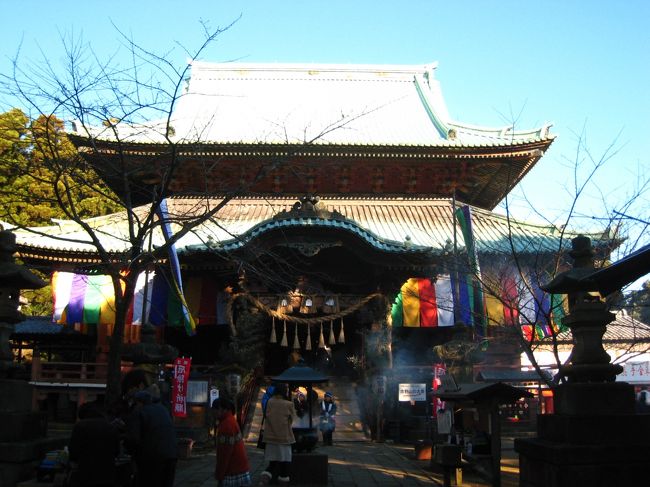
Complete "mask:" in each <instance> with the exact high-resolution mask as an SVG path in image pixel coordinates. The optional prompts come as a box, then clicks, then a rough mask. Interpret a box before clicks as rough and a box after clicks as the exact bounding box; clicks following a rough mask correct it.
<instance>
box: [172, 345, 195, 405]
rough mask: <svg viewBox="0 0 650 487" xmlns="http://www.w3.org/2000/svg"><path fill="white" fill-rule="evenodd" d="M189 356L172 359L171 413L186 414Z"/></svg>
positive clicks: (190, 361)
mask: <svg viewBox="0 0 650 487" xmlns="http://www.w3.org/2000/svg"><path fill="white" fill-rule="evenodd" d="M191 365H192V359H191V358H177V359H176V360H174V381H173V383H172V414H173V415H174V416H178V417H181V418H184V417H185V416H187V380H188V378H189V376H190V366H191Z"/></svg>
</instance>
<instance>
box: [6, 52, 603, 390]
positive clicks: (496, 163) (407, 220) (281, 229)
mask: <svg viewBox="0 0 650 487" xmlns="http://www.w3.org/2000/svg"><path fill="white" fill-rule="evenodd" d="M436 69H437V66H436V65H435V64H433V65H425V66H401V65H381V66H376V65H310V64H296V65H292V64H286V65H285V64H244V63H224V64H216V63H207V62H195V63H193V64H192V66H191V76H190V78H189V80H188V81H187V86H186V87H185V91H184V92H183V94H182V95H181V96H180V98H179V99H178V101H177V106H176V108H175V110H174V112H173V113H172V116H171V118H170V120H169V121H167V120H160V121H157V120H152V121H150V122H147V123H141V124H135V125H134V124H127V123H119V122H116V123H107V124H105V125H104V126H100V127H91V128H88V127H84V130H82V129H81V128H80V127H77V129H78V131H77V132H74V133H72V134H71V135H70V136H71V138H72V140H73V142H74V144H75V145H76V146H77V148H78V150H79V152H80V153H81V154H82V155H83V156H84V158H86V160H87V161H89V163H90V164H92V165H93V167H94V168H95V169H96V171H97V172H98V173H99V174H100V176H101V177H102V178H103V179H104V181H105V182H106V183H107V184H108V185H109V186H110V187H111V188H112V189H113V190H114V191H115V192H116V194H118V196H120V197H122V198H124V197H125V196H126V195H124V194H122V193H121V192H122V189H123V185H122V178H123V176H124V174H125V173H128V174H129V177H130V178H132V179H131V180H132V186H133V187H134V188H137V190H134V191H133V192H132V193H131V194H130V195H129V197H130V199H131V201H132V202H133V203H134V205H135V206H137V207H136V208H135V209H134V214H135V215H139V214H145V213H146V211H147V208H148V206H150V205H148V203H149V202H150V201H151V198H152V195H155V194H157V193H156V191H157V188H158V187H160V185H161V184H166V183H169V184H168V185H167V186H166V187H167V189H168V191H167V194H166V195H165V196H166V199H165V205H166V214H167V215H168V217H169V222H170V227H171V228H170V229H171V233H172V234H173V233H174V232H177V231H178V230H179V229H180V228H182V224H183V219H184V218H187V217H188V216H189V215H199V214H201V212H206V211H209V210H210V209H213V208H215V207H217V206H218V205H223V207H221V208H220V209H219V210H218V211H217V212H216V213H215V214H214V216H213V217H211V218H210V219H208V220H207V221H205V222H204V223H202V224H200V225H198V226H197V227H196V228H194V229H193V230H192V231H191V232H189V233H187V234H185V235H184V236H183V237H181V238H180V239H179V240H178V241H177V242H176V244H175V250H176V252H177V255H178V259H179V260H180V268H181V270H182V283H183V294H184V298H185V300H186V302H187V305H188V308H189V311H190V314H191V315H192V317H193V322H195V323H196V330H195V332H194V331H192V330H191V332H190V334H188V333H186V331H185V327H184V325H187V323H186V317H184V315H183V312H182V306H181V303H180V300H179V297H178V295H177V294H178V293H176V292H174V291H173V288H174V286H170V282H171V279H170V266H169V262H168V261H167V260H166V259H159V260H158V261H156V262H153V263H152V264H151V267H150V268H149V269H148V270H147V271H146V272H144V273H143V274H142V275H141V278H140V279H139V284H138V288H137V290H136V295H135V297H134V300H133V304H132V309H131V310H130V312H129V317H128V323H127V333H126V336H125V340H126V341H129V342H137V341H138V340H139V338H138V336H139V335H138V334H139V326H141V325H142V324H143V323H149V324H152V325H154V326H156V327H157V329H158V330H159V333H158V336H159V339H162V340H165V341H166V342H168V343H170V344H172V345H175V346H177V347H178V348H179V350H180V351H181V353H183V354H185V355H191V356H192V357H194V361H195V362H197V363H203V364H211V363H214V362H215V361H218V360H219V353H220V350H223V348H220V346H221V345H223V344H227V343H230V341H231V340H233V337H234V336H235V335H236V334H237V335H242V336H244V335H246V330H244V329H243V328H244V327H245V323H243V322H242V320H248V321H250V313H244V312H243V311H242V309H244V308H246V309H248V310H249V311H252V312H253V314H254V315H255V320H257V322H258V324H259V330H261V331H260V333H261V336H263V341H264V359H263V365H264V367H265V372H266V373H267V374H274V373H277V372H279V371H280V370H282V369H283V368H284V367H286V364H287V360H288V358H289V356H290V355H291V353H292V351H293V352H294V353H299V354H301V355H302V356H303V357H304V358H305V359H306V360H307V361H308V362H311V363H314V364H316V365H323V366H327V367H329V371H330V373H331V374H334V375H336V374H339V375H345V376H349V375H351V374H354V373H355V370H354V369H355V368H356V367H359V366H362V367H365V368H366V369H367V370H370V369H373V367H380V366H389V367H393V368H395V370H398V369H400V367H401V368H402V369H400V370H404V371H406V372H404V374H406V375H408V374H409V372H408V371H409V370H410V371H412V372H411V373H412V374H415V375H418V374H419V375H420V376H424V377H425V379H426V380H430V375H431V370H432V366H433V364H434V363H436V362H439V361H441V357H440V354H436V353H435V352H434V351H433V350H434V347H436V346H444V345H445V344H446V343H449V342H450V340H452V339H454V337H455V336H456V335H457V332H458V328H457V327H454V326H453V325H455V324H458V323H462V325H463V326H464V327H465V331H466V337H467V340H468V341H469V342H471V343H480V344H481V345H480V347H479V348H480V352H481V359H480V360H479V361H476V362H475V363H474V362H473V363H470V364H469V365H470V368H471V370H470V375H473V374H475V373H476V372H478V371H479V370H485V369H499V370H502V369H507V370H519V368H520V365H521V364H520V358H519V343H518V340H517V339H513V338H512V337H513V336H514V335H513V334H512V333H511V332H512V330H513V329H514V330H515V331H516V333H518V334H523V336H524V337H529V338H530V337H532V336H533V335H540V334H541V335H545V334H548V333H550V331H549V327H553V326H556V327H557V326H558V323H559V320H557V316H558V315H561V313H562V308H563V305H562V302H561V297H558V300H554V298H555V297H548V296H546V297H544V296H543V295H542V294H541V292H540V291H539V285H540V283H543V282H545V281H547V280H548V275H549V274H547V273H546V272H547V271H549V269H547V268H546V267H548V265H550V263H551V262H552V260H553V257H554V256H555V255H556V254H557V253H558V251H559V250H561V249H564V248H567V246H568V244H567V243H566V242H568V241H569V240H570V237H571V235H568V234H566V233H563V232H562V231H561V230H560V229H559V228H556V227H554V226H548V225H547V226H544V225H537V224H531V223H526V222H521V221H516V220H514V219H512V218H510V217H508V216H504V215H502V214H500V213H497V212H495V211H494V210H495V208H496V207H497V205H498V204H499V203H500V202H501V201H502V200H503V199H504V198H505V197H506V196H507V195H508V194H509V192H510V191H511V190H512V189H513V188H514V187H515V186H516V185H517V184H518V183H519V182H520V181H521V180H522V178H524V177H525V176H526V174H527V173H528V172H529V171H530V169H531V168H532V167H533V166H534V165H535V164H536V163H538V161H539V160H540V158H541V157H542V156H543V155H544V153H545V151H546V150H547V149H548V148H549V146H550V145H551V143H552V142H553V139H554V135H553V134H551V133H550V131H549V127H550V126H549V125H544V126H542V127H538V128H534V129H531V130H513V128H512V127H501V128H488V127H481V126H476V125H470V124H467V123H461V122H458V121H454V120H452V119H451V117H450V116H449V113H448V111H447V108H446V106H445V102H444V99H443V96H442V92H441V88H440V85H439V82H438V81H437V80H436V77H435V72H436ZM172 147H173V151H174V157H175V159H174V160H175V163H176V166H175V167H174V170H173V172H170V171H168V167H167V166H166V164H167V161H168V160H169V158H170V157H171V155H170V148H172ZM118 162H121V163H123V164H124V165H123V166H120V165H119V164H118ZM118 166H119V167H121V169H120V170H117V169H116V168H117V167H118ZM170 175H171V180H169V179H166V178H169V177H170ZM138 205H140V206H138ZM88 223H89V224H90V225H91V226H92V228H93V229H94V230H95V233H96V234H97V235H98V236H99V238H100V239H101V241H102V244H103V245H104V246H105V248H106V249H107V250H108V252H109V253H111V254H112V255H115V256H116V258H117V257H119V255H121V254H123V253H126V252H128V251H129V250H130V247H129V225H128V221H127V218H126V213H125V212H123V213H116V214H114V215H108V216H100V217H97V218H93V219H90V220H88ZM15 233H16V235H17V246H18V249H19V257H20V258H21V259H22V260H23V261H25V262H27V263H30V264H34V265H39V266H45V267H49V268H50V269H51V270H52V271H55V274H54V278H53V289H54V299H55V312H54V317H53V321H55V322H57V323H61V324H66V325H67V326H68V327H75V328H76V329H78V330H81V331H83V332H84V333H92V334H96V335H97V337H98V338H97V340H98V344H99V348H100V352H99V354H98V355H97V357H96V360H97V361H101V360H102V353H103V352H105V347H106V340H105V337H106V335H108V334H110V333H111V331H110V330H111V320H112V319H114V314H113V313H112V311H111V303H110V299H111V298H110V295H111V293H112V291H111V290H110V282H107V280H106V277H105V276H102V275H98V274H97V273H96V266H97V265H98V263H99V262H100V259H99V256H98V254H97V251H96V248H95V247H94V245H93V244H92V242H91V241H90V239H89V238H88V235H87V234H86V233H85V231H84V229H83V228H81V226H80V225H78V224H77V223H75V222H72V221H57V222H55V223H54V224H53V225H52V226H49V227H44V228H40V229H39V232H38V233H30V232H28V231H24V230H18V229H17V230H16V231H15ZM60 237H64V239H63V240H62V239H61V238H60ZM601 237H602V238H601ZM147 241H148V245H149V249H152V248H156V247H157V246H160V245H162V244H163V243H164V242H165V235H164V232H163V228H162V225H161V226H157V227H156V228H155V229H154V231H152V232H151V234H150V235H149V236H148V239H147ZM594 243H595V245H596V247H598V248H600V249H601V250H602V252H603V253H604V254H606V253H607V252H608V251H609V247H608V246H607V245H608V243H609V242H608V239H607V236H606V235H605V236H602V232H601V234H599V235H598V237H594ZM144 250H146V249H144ZM236 303H245V304H243V305H242V304H239V305H237V304H236ZM248 321H247V323H248ZM388 332H389V333H388ZM192 333H195V334H194V335H193V336H191V335H192ZM377 337H380V338H377ZM381 337H383V338H381ZM382 339H383V340H387V342H386V343H385V346H387V347H388V352H389V355H390V357H389V360H388V362H387V363H385V364H384V363H382V364H379V363H377V364H373V363H372V360H373V359H372V357H371V354H369V352H368V350H369V348H371V347H372V346H375V347H376V348H381V347H382V344H381V343H380V342H381V340H382ZM373 340H374V342H373ZM377 340H379V342H377ZM373 343H374V345H373ZM102 348H104V350H103V351H102ZM439 350H442V349H439ZM400 373H401V372H400ZM396 374H397V372H396ZM427 374H428V375H427ZM427 377H428V379H427ZM407 378H409V377H407ZM425 379H422V380H423V381H424V380H425ZM419 381H420V377H419V376H418V377H417V378H414V379H413V380H409V382H419Z"/></svg>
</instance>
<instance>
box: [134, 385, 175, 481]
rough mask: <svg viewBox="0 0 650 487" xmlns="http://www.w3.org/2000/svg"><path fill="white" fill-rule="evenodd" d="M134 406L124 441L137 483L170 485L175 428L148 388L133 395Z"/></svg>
mask: <svg viewBox="0 0 650 487" xmlns="http://www.w3.org/2000/svg"><path fill="white" fill-rule="evenodd" d="M134 398H135V402H136V407H135V409H134V410H133V412H132V413H131V415H130V416H129V418H128V421H127V424H126V445H127V449H128V450H129V451H130V452H131V453H132V455H133V457H134V459H135V464H136V467H137V473H136V485H137V486H138V487H173V485H174V477H175V475H176V458H177V455H176V432H175V431H174V424H173V423H172V418H171V416H170V414H169V411H167V409H165V407H164V406H163V405H162V404H161V403H159V402H153V401H152V397H151V394H150V393H149V392H148V391H144V390H143V391H139V392H137V393H136V394H135V396H134Z"/></svg>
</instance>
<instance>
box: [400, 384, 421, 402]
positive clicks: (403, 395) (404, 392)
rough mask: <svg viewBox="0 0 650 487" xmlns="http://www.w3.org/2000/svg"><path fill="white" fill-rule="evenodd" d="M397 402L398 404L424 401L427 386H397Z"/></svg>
mask: <svg viewBox="0 0 650 487" xmlns="http://www.w3.org/2000/svg"><path fill="white" fill-rule="evenodd" d="M398 400H399V401H400V402H409V401H426V400H427V385H426V384H424V383H421V384H399V394H398Z"/></svg>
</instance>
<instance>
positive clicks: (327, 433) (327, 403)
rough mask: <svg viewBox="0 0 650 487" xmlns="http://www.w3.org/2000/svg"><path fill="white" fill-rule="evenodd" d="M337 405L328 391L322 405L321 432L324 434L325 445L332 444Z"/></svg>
mask: <svg viewBox="0 0 650 487" xmlns="http://www.w3.org/2000/svg"><path fill="white" fill-rule="evenodd" d="M335 414H336V404H335V403H334V397H333V395H332V393H331V392H329V391H327V392H326V393H325V395H324V396H323V401H322V402H321V403H320V430H321V432H322V433H323V445H331V444H332V435H333V434H334V430H335V429H336V420H335V419H334V415H335Z"/></svg>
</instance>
